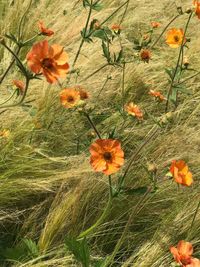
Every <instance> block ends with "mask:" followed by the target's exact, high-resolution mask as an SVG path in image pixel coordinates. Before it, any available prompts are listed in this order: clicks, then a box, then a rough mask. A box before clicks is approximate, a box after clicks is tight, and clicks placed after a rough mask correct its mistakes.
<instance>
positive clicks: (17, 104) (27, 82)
mask: <svg viewBox="0 0 200 267" xmlns="http://www.w3.org/2000/svg"><path fill="white" fill-rule="evenodd" d="M29 82H30V78H29V77H26V86H25V90H24V94H23V96H22V98H21V99H20V100H19V101H18V102H17V103H13V104H10V105H3V106H0V109H2V108H12V107H16V106H19V105H20V104H22V103H23V101H24V99H25V97H26V94H27V91H28V87H29Z"/></svg>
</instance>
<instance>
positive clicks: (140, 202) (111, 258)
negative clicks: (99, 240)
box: [102, 188, 151, 267]
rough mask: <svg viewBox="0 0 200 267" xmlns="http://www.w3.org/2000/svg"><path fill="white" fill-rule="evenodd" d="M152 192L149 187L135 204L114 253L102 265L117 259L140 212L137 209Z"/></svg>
mask: <svg viewBox="0 0 200 267" xmlns="http://www.w3.org/2000/svg"><path fill="white" fill-rule="evenodd" d="M150 192H151V188H149V189H148V190H147V191H146V193H145V194H144V195H143V197H142V198H141V199H140V201H139V202H138V203H137V205H136V206H135V208H134V209H133V211H132V212H131V214H130V216H129V219H128V222H127V223H126V226H125V228H124V231H123V233H122V235H121V237H120V239H119V240H118V242H117V244H116V246H115V248H114V251H113V253H112V255H111V256H110V257H108V258H107V260H106V262H105V263H104V264H103V266H102V267H107V266H112V264H113V262H114V259H115V256H116V254H117V252H118V251H119V250H120V248H121V246H122V245H123V242H124V239H125V238H126V236H127V232H128V229H129V227H130V225H131V222H132V220H133V216H134V215H135V214H137V213H138V211H137V209H138V207H139V206H140V205H141V204H142V203H143V204H144V203H145V202H144V201H145V199H146V197H147V196H148V194H149V193H150Z"/></svg>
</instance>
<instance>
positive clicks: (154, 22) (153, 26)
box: [151, 21, 161, 29]
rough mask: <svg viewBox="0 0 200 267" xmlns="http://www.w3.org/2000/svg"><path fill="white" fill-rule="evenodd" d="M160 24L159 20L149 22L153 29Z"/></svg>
mask: <svg viewBox="0 0 200 267" xmlns="http://www.w3.org/2000/svg"><path fill="white" fill-rule="evenodd" d="M160 25H161V24H160V23H159V22H157V21H152V22H151V26H152V28H154V29H155V28H158V27H160Z"/></svg>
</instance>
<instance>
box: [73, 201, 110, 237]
mask: <svg viewBox="0 0 200 267" xmlns="http://www.w3.org/2000/svg"><path fill="white" fill-rule="evenodd" d="M111 207H112V198H110V197H109V200H108V203H107V205H106V207H105V208H104V211H103V213H102V215H101V216H100V218H99V219H98V220H97V221H96V223H95V224H93V225H92V226H91V227H90V228H88V229H87V230H85V231H83V232H82V233H81V234H80V235H79V236H78V239H81V238H84V237H86V236H88V235H90V234H92V233H93V232H94V231H95V229H96V228H97V227H98V226H100V225H101V224H102V223H103V222H104V221H105V219H106V218H107V216H108V214H109V212H110V210H111Z"/></svg>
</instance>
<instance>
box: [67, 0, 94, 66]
mask: <svg viewBox="0 0 200 267" xmlns="http://www.w3.org/2000/svg"><path fill="white" fill-rule="evenodd" d="M92 5H93V0H91V3H90V9H89V13H88V17H87V20H86V24H85V28H84V32H83V37H82V39H81V43H80V46H79V48H78V51H77V53H76V56H75V59H74V62H73V64H72V68H74V66H75V64H76V62H77V60H78V57H79V55H80V52H81V49H82V47H83V44H84V42H85V38H86V34H87V28H88V25H89V21H90V18H91V15H92Z"/></svg>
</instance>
